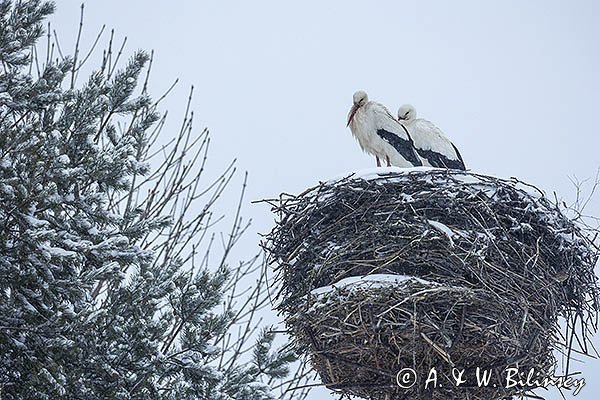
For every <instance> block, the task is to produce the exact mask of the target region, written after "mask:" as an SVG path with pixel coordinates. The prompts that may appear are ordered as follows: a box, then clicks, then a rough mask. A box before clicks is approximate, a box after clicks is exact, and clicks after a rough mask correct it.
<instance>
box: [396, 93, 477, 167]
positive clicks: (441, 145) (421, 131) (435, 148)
mask: <svg viewBox="0 0 600 400" xmlns="http://www.w3.org/2000/svg"><path fill="white" fill-rule="evenodd" d="M398 121H400V123H401V124H402V125H403V126H404V127H405V128H406V129H407V131H408V132H409V134H410V137H411V138H412V140H413V143H414V146H415V150H416V151H417V153H418V154H419V156H420V157H421V159H422V160H423V164H425V165H427V164H429V165H430V166H432V167H439V168H450V169H460V170H463V171H464V170H465V169H466V168H465V163H464V162H463V159H462V157H461V155H460V153H459V152H458V149H457V148H456V146H454V144H452V142H451V141H450V140H448V138H447V137H446V136H444V134H443V133H442V131H441V130H440V129H439V128H438V127H437V126H435V125H434V124H432V123H431V122H429V121H427V120H425V119H417V110H416V109H415V108H414V107H413V106H411V105H410V104H404V105H403V106H401V107H400V108H399V109H398Z"/></svg>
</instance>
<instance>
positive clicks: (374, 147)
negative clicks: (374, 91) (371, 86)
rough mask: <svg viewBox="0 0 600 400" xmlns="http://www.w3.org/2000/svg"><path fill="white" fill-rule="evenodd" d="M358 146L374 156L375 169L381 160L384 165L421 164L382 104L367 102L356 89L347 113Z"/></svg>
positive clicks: (403, 133) (402, 131) (362, 92)
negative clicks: (383, 160) (384, 162)
mask: <svg viewBox="0 0 600 400" xmlns="http://www.w3.org/2000/svg"><path fill="white" fill-rule="evenodd" d="M346 126H350V130H351V131H352V135H353V136H354V137H355V138H356V139H357V140H358V143H359V144H360V147H361V148H362V149H363V150H364V151H366V152H367V153H369V154H372V155H374V156H375V159H376V160H377V166H378V167H379V166H381V162H380V158H381V159H385V160H386V161H387V165H388V166H390V165H395V166H397V167H416V166H420V165H423V164H422V162H421V160H420V159H419V157H418V156H417V153H416V152H415V149H414V148H413V144H412V140H411V138H410V135H409V134H408V132H407V131H406V129H404V128H403V127H402V125H401V124H400V123H399V122H398V121H396V119H395V118H394V117H393V116H392V114H390V112H389V111H388V109H387V108H385V106H383V105H382V104H379V103H376V102H374V101H369V97H368V96H367V94H366V93H365V92H364V91H362V90H359V91H358V92H356V93H354V96H353V105H352V108H351V109H350V112H349V113H348V124H347V125H346Z"/></svg>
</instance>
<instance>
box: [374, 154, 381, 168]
mask: <svg viewBox="0 0 600 400" xmlns="http://www.w3.org/2000/svg"><path fill="white" fill-rule="evenodd" d="M375 159H376V160H377V166H378V167H381V161H379V157H377V156H375Z"/></svg>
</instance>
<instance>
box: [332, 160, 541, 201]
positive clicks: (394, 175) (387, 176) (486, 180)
mask: <svg viewBox="0 0 600 400" xmlns="http://www.w3.org/2000/svg"><path fill="white" fill-rule="evenodd" d="M419 172H422V173H424V175H425V180H426V181H432V179H433V178H434V175H433V173H435V172H448V173H449V174H450V175H451V176H452V179H454V180H458V181H460V182H462V183H464V184H467V185H470V186H476V187H478V188H479V189H481V190H483V191H485V192H489V193H488V194H490V195H493V194H494V193H493V191H494V189H495V186H494V185H493V183H491V182H490V179H491V180H501V181H503V182H505V183H508V184H510V185H512V186H514V187H515V188H516V189H520V190H522V191H524V192H526V193H527V194H529V195H531V196H533V197H542V196H543V195H544V193H543V192H542V191H540V190H539V189H537V188H535V187H534V186H532V185H528V184H526V183H524V182H521V181H519V180H517V179H515V178H510V179H505V178H500V177H496V176H493V175H483V174H478V173H475V172H470V171H460V170H447V169H445V168H433V167H412V168H400V167H374V168H366V169H361V170H357V171H353V172H349V173H345V174H340V175H337V176H335V177H333V178H331V179H328V180H326V181H325V182H324V183H325V184H327V185H332V186H335V185H336V184H338V183H341V182H344V181H345V180H348V179H351V180H366V181H370V180H377V179H382V180H385V182H398V181H401V180H402V179H403V177H402V175H408V174H410V173H419ZM427 172H431V173H432V175H426V173H427ZM398 175H401V176H398Z"/></svg>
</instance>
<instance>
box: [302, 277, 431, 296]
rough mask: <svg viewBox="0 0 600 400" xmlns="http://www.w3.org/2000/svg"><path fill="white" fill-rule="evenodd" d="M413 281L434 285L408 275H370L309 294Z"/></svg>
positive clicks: (349, 278)
mask: <svg viewBox="0 0 600 400" xmlns="http://www.w3.org/2000/svg"><path fill="white" fill-rule="evenodd" d="M411 280H412V281H415V282H419V283H422V284H424V285H436V283H435V282H430V281H427V280H425V279H421V278H417V277H415V276H408V275H392V274H372V275H363V276H349V277H347V278H344V279H342V280H340V281H339V282H336V283H334V284H332V285H328V286H322V287H319V288H316V289H313V290H312V291H311V292H310V294H311V295H315V296H318V295H323V294H326V293H330V292H332V291H334V290H339V289H342V288H345V289H349V290H352V289H356V288H361V289H371V288H379V287H385V286H394V285H398V284H399V283H402V282H407V281H411Z"/></svg>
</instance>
